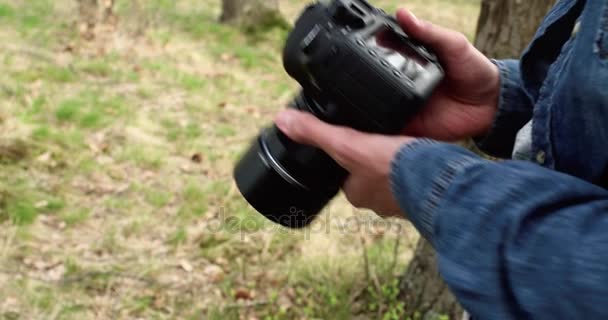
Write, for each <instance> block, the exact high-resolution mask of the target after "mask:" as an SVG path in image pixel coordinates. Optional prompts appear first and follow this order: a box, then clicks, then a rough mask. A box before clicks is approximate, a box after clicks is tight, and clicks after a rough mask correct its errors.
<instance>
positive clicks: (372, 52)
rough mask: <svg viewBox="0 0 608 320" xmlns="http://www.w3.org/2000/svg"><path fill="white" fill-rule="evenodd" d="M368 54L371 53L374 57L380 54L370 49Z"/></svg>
mask: <svg viewBox="0 0 608 320" xmlns="http://www.w3.org/2000/svg"><path fill="white" fill-rule="evenodd" d="M368 52H369V54H370V55H371V56H372V57H376V56H378V53H377V52H376V51H374V50H371V49H370V50H369V51H368Z"/></svg>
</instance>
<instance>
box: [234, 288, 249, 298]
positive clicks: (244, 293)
mask: <svg viewBox="0 0 608 320" xmlns="http://www.w3.org/2000/svg"><path fill="white" fill-rule="evenodd" d="M234 298H235V299H236V300H251V299H252V298H253V295H252V293H251V291H250V290H249V289H247V288H238V289H236V290H235V291H234Z"/></svg>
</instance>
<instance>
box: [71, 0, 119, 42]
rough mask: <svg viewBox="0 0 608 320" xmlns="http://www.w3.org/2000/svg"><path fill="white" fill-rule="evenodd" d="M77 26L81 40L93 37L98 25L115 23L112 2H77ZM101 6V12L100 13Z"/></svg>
mask: <svg viewBox="0 0 608 320" xmlns="http://www.w3.org/2000/svg"><path fill="white" fill-rule="evenodd" d="M77 2H78V20H79V22H78V24H79V30H80V34H81V35H82V36H83V38H85V39H88V40H91V39H93V38H94V37H95V27H96V26H97V25H98V24H99V23H106V24H111V23H115V22H116V21H115V20H116V17H115V15H114V0H77ZM100 6H101V12H100Z"/></svg>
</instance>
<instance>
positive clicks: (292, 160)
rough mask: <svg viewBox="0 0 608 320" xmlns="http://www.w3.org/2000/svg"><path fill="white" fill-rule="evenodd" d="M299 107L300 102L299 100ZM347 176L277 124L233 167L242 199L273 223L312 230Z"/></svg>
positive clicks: (263, 133)
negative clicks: (312, 223) (311, 227)
mask: <svg viewBox="0 0 608 320" xmlns="http://www.w3.org/2000/svg"><path fill="white" fill-rule="evenodd" d="M297 100H299V103H300V104H299V106H300V107H301V101H305V100H304V99H301V97H298V98H297ZM346 176H347V172H346V171H345V170H344V169H342V168H341V167H340V166H339V165H338V164H337V163H336V162H335V161H334V160H333V159H331V158H330V157H329V156H328V155H327V154H326V153H325V152H323V151H321V150H319V149H316V148H313V147H310V146H305V145H301V144H298V143H296V142H294V141H292V140H290V139H289V138H288V137H287V136H285V135H284V134H283V133H282V132H281V131H280V130H279V129H278V128H277V127H276V126H273V127H271V128H268V129H265V130H264V131H263V132H262V133H261V134H260V135H259V136H258V137H257V138H256V139H255V140H254V142H253V143H252V145H251V146H250V148H249V150H248V151H247V152H246V153H245V155H244V156H243V157H242V158H241V160H240V161H239V162H238V164H237V165H236V167H235V169H234V179H235V181H236V184H237V187H238V189H239V191H240V192H241V194H242V195H243V197H244V198H245V199H246V200H247V201H248V202H249V204H250V205H251V206H252V207H253V208H255V209H256V210H257V211H258V212H260V213H261V214H262V215H264V216H265V217H266V218H268V219H270V220H271V221H273V222H275V223H278V224H281V225H283V226H285V227H288V228H294V229H297V228H304V227H306V226H308V225H309V224H310V223H311V222H312V221H313V220H314V218H315V217H316V216H317V215H318V214H319V212H321V210H322V209H323V208H324V207H325V206H326V205H327V204H328V203H329V201H330V200H331V199H332V198H333V197H335V196H336V194H337V193H338V191H339V190H340V186H341V185H342V184H343V183H344V180H345V179H346Z"/></svg>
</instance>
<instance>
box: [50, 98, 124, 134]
mask: <svg viewBox="0 0 608 320" xmlns="http://www.w3.org/2000/svg"><path fill="white" fill-rule="evenodd" d="M125 110H126V106H125V102H124V99H123V98H121V97H119V96H114V97H105V96H102V95H101V94H100V93H98V92H94V91H84V92H81V93H80V94H79V95H78V96H77V97H73V98H68V99H66V100H64V101H62V102H60V103H59V104H58V106H57V108H56V109H55V119H57V120H58V121H59V122H60V123H62V124H68V123H69V124H75V125H77V126H79V127H81V128H99V127H102V126H104V125H107V124H110V123H111V122H112V120H113V119H114V118H115V117H116V116H118V115H120V114H121V113H123V112H124V111H125Z"/></svg>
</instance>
